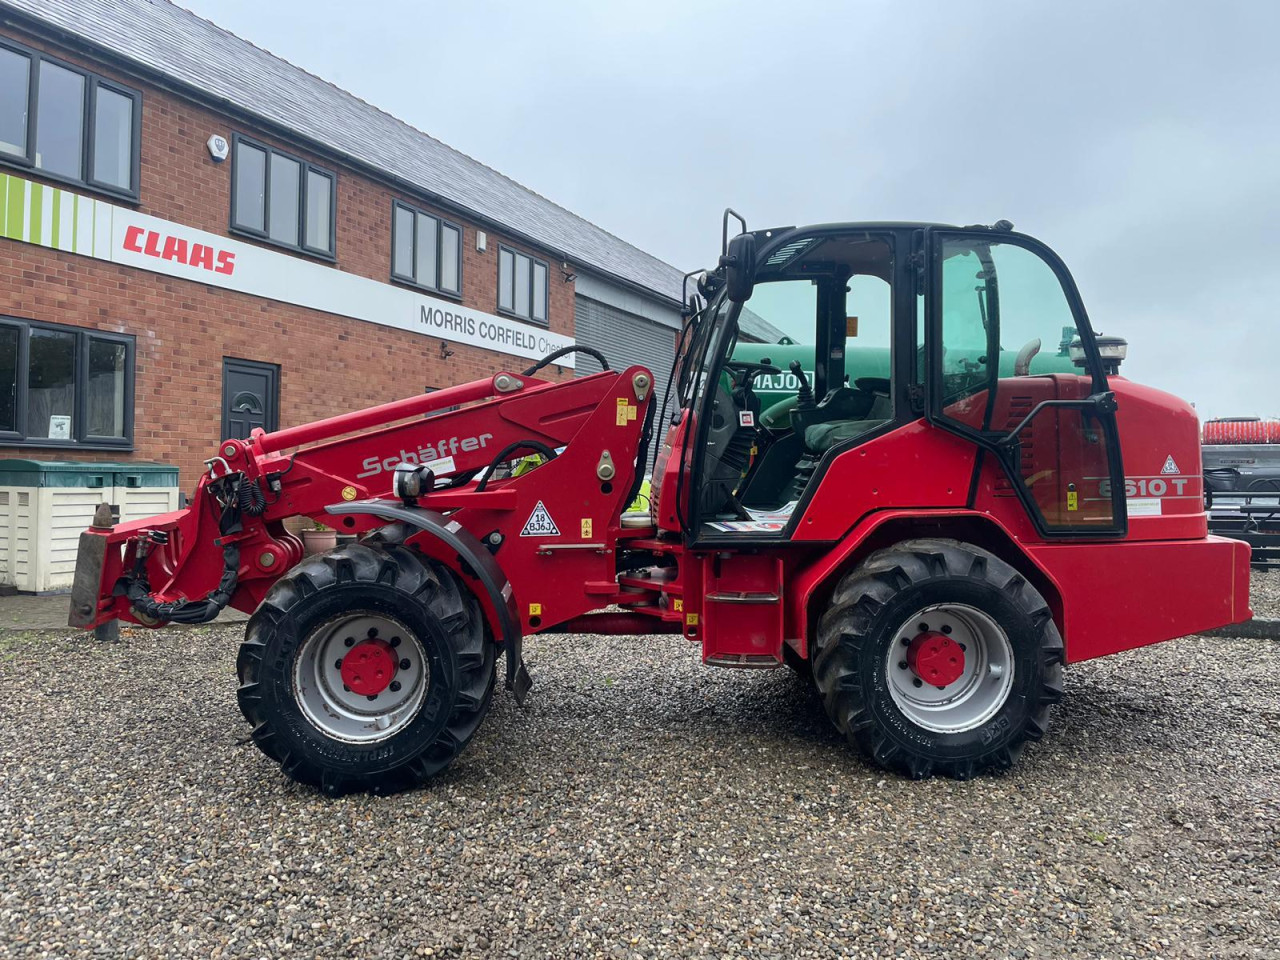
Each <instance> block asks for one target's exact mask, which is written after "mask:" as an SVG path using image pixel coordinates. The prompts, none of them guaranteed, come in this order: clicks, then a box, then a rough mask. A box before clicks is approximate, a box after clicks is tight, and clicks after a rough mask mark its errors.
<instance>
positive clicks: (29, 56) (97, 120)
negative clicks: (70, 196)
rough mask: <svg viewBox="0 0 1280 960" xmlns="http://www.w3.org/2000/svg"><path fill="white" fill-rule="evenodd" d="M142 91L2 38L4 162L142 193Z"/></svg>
mask: <svg viewBox="0 0 1280 960" xmlns="http://www.w3.org/2000/svg"><path fill="white" fill-rule="evenodd" d="M141 119H142V94H140V93H138V91H136V90H131V89H129V88H128V87H122V86H120V85H119V84H117V83H115V82H113V81H111V80H107V79H105V78H104V77H99V76H97V75H96V74H93V73H89V72H87V71H85V70H81V69H80V68H79V67H73V66H71V65H70V64H66V63H62V62H61V61H59V60H54V59H51V58H50V57H46V56H45V55H44V54H42V53H40V52H39V51H36V50H29V49H27V48H26V47H22V46H19V45H17V44H13V43H10V42H9V41H7V40H4V41H0V162H3V163H6V164H10V165H12V166H18V167H23V168H25V169H29V170H34V171H36V172H38V173H40V174H42V175H43V176H46V177H48V178H50V179H52V180H61V181H64V182H66V183H71V184H75V185H78V186H87V187H91V188H93V189H95V190H101V191H103V192H106V193H111V194H115V195H118V196H123V197H128V198H131V199H137V197H138V166H139V160H138V158H139V155H140V152H141V147H140V143H141V134H142V123H141Z"/></svg>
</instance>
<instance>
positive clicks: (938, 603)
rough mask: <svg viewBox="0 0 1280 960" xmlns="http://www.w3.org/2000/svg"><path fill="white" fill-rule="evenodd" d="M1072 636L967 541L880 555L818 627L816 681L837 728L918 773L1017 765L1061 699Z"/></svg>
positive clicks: (886, 760)
mask: <svg viewBox="0 0 1280 960" xmlns="http://www.w3.org/2000/svg"><path fill="white" fill-rule="evenodd" d="M1063 660H1064V650H1063V644H1062V637H1061V636H1060V635H1059V633H1058V629H1057V627H1056V625H1055V624H1054V622H1053V616H1052V614H1051V612H1050V610H1049V607H1048V605H1047V604H1046V603H1045V601H1044V598H1043V597H1041V596H1040V594H1039V592H1037V591H1036V589H1035V588H1034V587H1032V586H1031V584H1029V583H1028V582H1027V581H1026V579H1025V578H1024V577H1023V576H1022V575H1021V574H1019V573H1018V572H1017V571H1016V570H1014V569H1013V568H1012V567H1011V566H1009V565H1008V564H1007V563H1005V562H1004V561H1002V560H1000V559H999V558H998V557H996V556H995V555H993V554H991V553H988V552H987V551H986V550H983V549H981V548H979V547H975V546H972V545H971V544H966V543H961V542H959V541H956V540H909V541H905V542H903V543H900V544H898V545H896V546H894V547H890V548H888V549H885V550H880V551H877V552H876V553H873V554H872V555H871V556H869V557H868V558H867V559H866V560H864V561H863V562H862V563H861V564H860V565H859V566H858V567H856V568H855V569H854V570H853V571H851V572H850V573H849V574H847V575H846V576H845V577H844V578H843V579H842V580H841V581H840V583H839V585H838V586H837V587H836V591H835V594H834V596H833V597H832V600H831V607H830V609H828V610H827V612H826V613H824V614H823V616H822V617H821V619H820V620H819V623H818V632H817V637H816V641H815V645H814V651H813V664H814V679H815V682H816V683H817V686H818V690H819V692H820V693H821V695H822V700H823V704H824V706H825V708H826V711H827V715H828V716H829V717H830V718H831V720H832V722H833V723H834V724H835V725H836V727H837V729H839V730H840V732H841V733H843V734H844V735H845V736H846V738H847V739H848V740H849V741H850V742H851V743H852V744H854V745H855V746H857V747H858V748H859V749H860V750H861V751H862V752H863V753H864V754H866V755H867V756H868V757H869V758H871V759H872V760H873V761H874V762H875V763H877V764H879V765H880V766H882V767H886V768H889V769H894V770H900V771H902V772H904V773H906V774H908V775H909V776H911V777H912V778H914V779H922V778H924V777H928V776H931V775H932V774H935V773H938V774H944V775H947V776H951V777H954V778H956V779H960V780H965V779H968V778H969V777H971V776H973V775H974V774H975V773H977V772H979V771H982V770H986V769H1006V768H1008V767H1010V766H1012V765H1013V763H1014V762H1015V761H1016V760H1017V758H1018V757H1019V755H1020V754H1021V753H1022V750H1023V747H1024V746H1025V745H1026V743H1027V742H1028V741H1032V740H1039V739H1040V738H1041V737H1042V736H1043V735H1044V732H1045V730H1046V728H1047V727H1048V723H1049V714H1050V710H1051V708H1052V706H1053V704H1055V703H1056V702H1057V701H1058V700H1060V699H1061V697H1062V665H1063Z"/></svg>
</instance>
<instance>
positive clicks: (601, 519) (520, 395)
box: [71, 367, 653, 639]
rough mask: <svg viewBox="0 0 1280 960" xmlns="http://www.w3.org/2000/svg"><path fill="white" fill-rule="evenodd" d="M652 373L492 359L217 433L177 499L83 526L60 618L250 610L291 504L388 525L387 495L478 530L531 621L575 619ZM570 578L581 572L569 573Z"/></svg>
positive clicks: (358, 523) (326, 519)
mask: <svg viewBox="0 0 1280 960" xmlns="http://www.w3.org/2000/svg"><path fill="white" fill-rule="evenodd" d="M652 383H653V378H652V375H651V374H650V373H649V371H647V370H645V369H644V368H642V367H631V368H629V369H627V370H624V371H612V370H606V371H604V372H602V373H598V374H594V375H591V376H586V377H581V378H578V379H575V380H572V381H569V382H566V383H553V382H550V381H545V380H540V379H537V378H534V377H530V376H517V375H516V374H512V373H499V374H497V375H495V376H493V377H490V378H487V379H484V380H477V381H474V382H472V383H467V384H462V385H459V386H456V387H451V388H448V389H445V390H440V391H436V392H434V393H430V394H425V395H423V396H419V397H411V398H408V399H405V400H399V401H395V402H393V403H388V404H383V405H381V406H376V407H371V408H369V409H366V410H361V411H357V412H354V413H349V414H344V415H342V416H339V417H334V418H332V419H330V420H323V421H318V422H316V423H310V424H305V425H302V426H298V427H293V428H289V429H285V430H281V431H277V432H275V433H264V432H262V431H255V432H254V435H253V436H251V437H250V438H248V439H247V440H227V441H225V442H223V443H222V444H221V445H220V447H219V449H218V451H217V453H216V455H215V456H214V457H213V458H211V459H210V461H209V469H208V471H207V472H206V473H205V474H204V475H203V476H202V477H201V478H200V481H199V483H198V484H197V487H196V490H195V493H194V495H193V496H192V498H191V502H190V504H189V506H187V507H186V508H185V509H183V510H178V511H176V512H173V513H169V514H165V515H163V516H159V517H152V518H149V519H147V520H143V521H137V522H133V523H126V524H120V525H119V526H116V527H114V528H110V529H104V528H96V527H95V528H91V529H90V530H88V531H87V532H85V533H84V534H82V546H81V555H80V563H79V566H78V575H77V582H76V588H75V592H74V593H73V596H72V610H71V620H72V625H74V626H81V627H93V626H96V625H98V624H101V623H104V622H106V621H109V620H111V619H116V618H119V619H122V620H129V621H133V622H136V623H143V624H147V625H155V624H156V623H157V622H159V621H169V620H173V621H178V622H191V621H192V620H197V621H199V620H206V619H211V618H212V617H213V616H216V614H217V612H218V609H220V608H221V606H222V605H228V604H229V605H230V606H233V607H235V608H237V609H240V610H243V611H245V612H252V611H253V610H254V609H256V607H257V606H258V604H259V603H260V602H261V601H262V598H263V597H264V596H265V594H266V592H267V591H268V590H269V589H270V587H271V585H272V584H273V583H274V582H275V581H276V579H277V578H278V577H279V576H280V575H282V574H283V573H284V572H286V571H287V570H289V569H290V568H291V567H293V566H294V565H295V564H297V563H298V562H299V561H300V560H301V559H302V556H303V550H302V545H301V542H300V540H299V539H298V538H297V537H296V536H294V535H293V534H292V533H289V532H288V531H287V530H286V527H285V523H284V521H285V520H287V519H289V518H291V517H305V518H307V519H308V520H309V521H312V522H315V523H318V524H323V525H327V526H331V527H333V528H335V529H336V530H338V531H339V532H342V533H351V534H356V535H360V534H364V533H367V532H369V531H370V530H372V529H374V528H376V527H379V526H383V525H385V524H386V523H387V522H388V518H389V517H390V516H391V515H393V514H396V511H397V510H399V511H400V514H399V515H401V516H402V515H404V514H403V511H405V510H413V511H417V514H416V515H417V516H421V517H426V516H428V515H429V514H435V515H438V516H439V515H447V517H448V524H449V525H450V526H452V527H454V528H455V529H462V530H463V531H465V532H467V533H468V534H469V535H468V540H470V541H472V542H480V541H482V542H483V543H484V545H485V547H484V549H485V550H486V551H487V553H488V555H489V556H492V555H493V554H500V556H501V561H502V567H501V569H502V571H503V575H504V576H503V582H502V584H500V585H499V588H500V589H501V588H502V587H506V588H507V589H508V590H509V591H510V592H512V593H514V594H515V595H517V596H522V597H523V596H530V597H536V598H537V599H536V600H534V601H533V602H534V604H535V606H536V607H537V608H538V609H539V611H540V612H539V613H537V614H534V615H533V617H534V618H535V624H534V627H535V629H536V628H537V627H538V626H542V627H549V626H552V625H554V624H555V623H558V622H561V621H564V620H568V619H571V618H572V617H575V616H578V615H580V614H582V613H585V612H586V611H587V610H590V609H593V608H595V607H596V606H598V605H599V604H600V599H601V591H602V586H601V585H602V584H606V583H608V581H610V580H611V579H612V578H613V575H614V573H613V553H614V551H615V549H616V547H617V543H618V539H619V537H620V536H621V535H622V528H621V525H620V522H619V518H620V515H621V514H622V512H623V510H624V508H625V507H626V505H627V504H628V503H629V502H630V500H631V498H632V497H633V496H634V493H633V489H634V487H636V486H637V484H636V482H635V480H636V475H635V463H636V457H637V453H638V452H639V451H640V448H641V446H642V443H643V441H644V434H645V432H646V429H647V425H648V424H649V423H650V409H651V406H652V403H653V390H652ZM538 448H541V449H543V450H549V451H553V452H554V451H555V450H557V449H560V448H562V452H561V453H560V454H559V455H554V453H553V458H552V459H550V461H549V462H546V463H544V464H542V465H541V466H539V467H538V468H537V469H536V470H534V471H532V472H531V473H527V474H524V475H523V476H519V477H508V478H503V479H499V478H497V477H495V476H492V475H491V468H492V467H494V466H496V463H497V462H500V461H502V460H512V459H516V458H518V457H522V456H524V455H526V454H528V453H529V452H530V451H531V450H534V449H538ZM399 464H408V465H417V466H422V467H425V468H428V469H429V470H430V471H431V476H432V477H433V483H432V489H430V490H426V491H424V492H423V493H422V494H421V495H420V496H419V497H417V498H414V502H412V503H411V504H405V503H402V502H401V501H400V499H398V498H395V497H394V496H393V495H392V478H393V473H394V468H395V467H396V466H397V465H399ZM544 518H550V523H549V524H548V523H547V522H546V520H545V519H544ZM428 526H430V524H426V523H425V522H424V524H423V528H424V529H425V528H426V527H428ZM553 530H554V535H553ZM424 540H425V541H426V542H424V544H423V549H424V551H426V552H428V553H437V554H439V559H440V560H441V561H442V562H444V563H446V564H448V565H449V566H451V567H453V568H455V569H456V570H458V572H459V573H460V574H468V573H469V574H470V575H472V579H474V578H475V577H474V574H475V570H474V567H475V565H476V563H477V562H478V561H477V559H476V558H474V557H473V558H470V559H468V558H467V557H465V556H461V555H460V553H459V550H458V549H457V544H452V545H451V544H449V543H446V542H445V541H444V540H441V539H439V538H438V537H437V538H430V537H428V538H424ZM95 568H96V576H95V573H94V571H95ZM522 571H523V572H522ZM548 579H552V580H554V581H555V582H556V584H557V587H556V589H555V591H554V592H551V591H548V590H547V589H546V588H545V586H544V584H545V583H546V582H547V580H548ZM228 582H230V584H231V585H232V588H231V589H230V590H229V591H228V590H226V589H225V588H226V586H227V585H228ZM575 584H581V585H582V587H581V588H579V589H572V587H573V585H575ZM220 585H221V588H222V590H221V592H222V594H225V596H222V595H219V594H220ZM566 587H568V589H566ZM616 589H617V588H616V585H615V587H614V590H615V591H616ZM604 592H605V593H608V591H607V590H606V591H604ZM480 593H481V600H482V601H487V602H485V603H484V606H485V607H486V613H487V615H488V616H489V618H490V624H491V629H492V632H493V635H494V636H495V637H497V638H499V639H501V638H502V637H503V636H504V634H509V633H510V632H511V631H510V629H509V628H508V629H506V630H504V629H503V615H502V612H501V611H500V610H499V609H498V607H499V603H498V602H495V600H494V598H492V597H489V596H488V594H487V592H486V591H480ZM210 597H213V598H214V600H215V602H214V603H212V604H211V603H209V602H207V598H210ZM606 599H607V597H606ZM503 605H505V604H503ZM517 636H518V634H517Z"/></svg>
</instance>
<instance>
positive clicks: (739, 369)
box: [724, 360, 782, 385]
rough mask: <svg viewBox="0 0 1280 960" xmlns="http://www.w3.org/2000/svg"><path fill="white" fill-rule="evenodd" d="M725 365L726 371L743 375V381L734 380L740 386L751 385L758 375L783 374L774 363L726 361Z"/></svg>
mask: <svg viewBox="0 0 1280 960" xmlns="http://www.w3.org/2000/svg"><path fill="white" fill-rule="evenodd" d="M724 365H725V369H727V370H732V371H734V372H735V373H741V374H742V377H741V379H739V378H737V377H735V378H734V379H735V380H736V381H737V383H738V384H739V385H741V384H743V383H749V382H750V381H751V380H753V379H755V376H756V374H759V373H767V374H770V375H772V374H775V373H781V372H782V369H781V368H780V367H775V366H774V365H773V364H772V363H756V362H754V361H752V360H726V361H725V362H724Z"/></svg>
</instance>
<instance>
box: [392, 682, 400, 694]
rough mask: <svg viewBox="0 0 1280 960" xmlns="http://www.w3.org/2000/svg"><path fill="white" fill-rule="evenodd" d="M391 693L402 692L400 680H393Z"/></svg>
mask: <svg viewBox="0 0 1280 960" xmlns="http://www.w3.org/2000/svg"><path fill="white" fill-rule="evenodd" d="M391 692H392V693H399V692H400V681H399V680H392V681H391Z"/></svg>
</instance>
